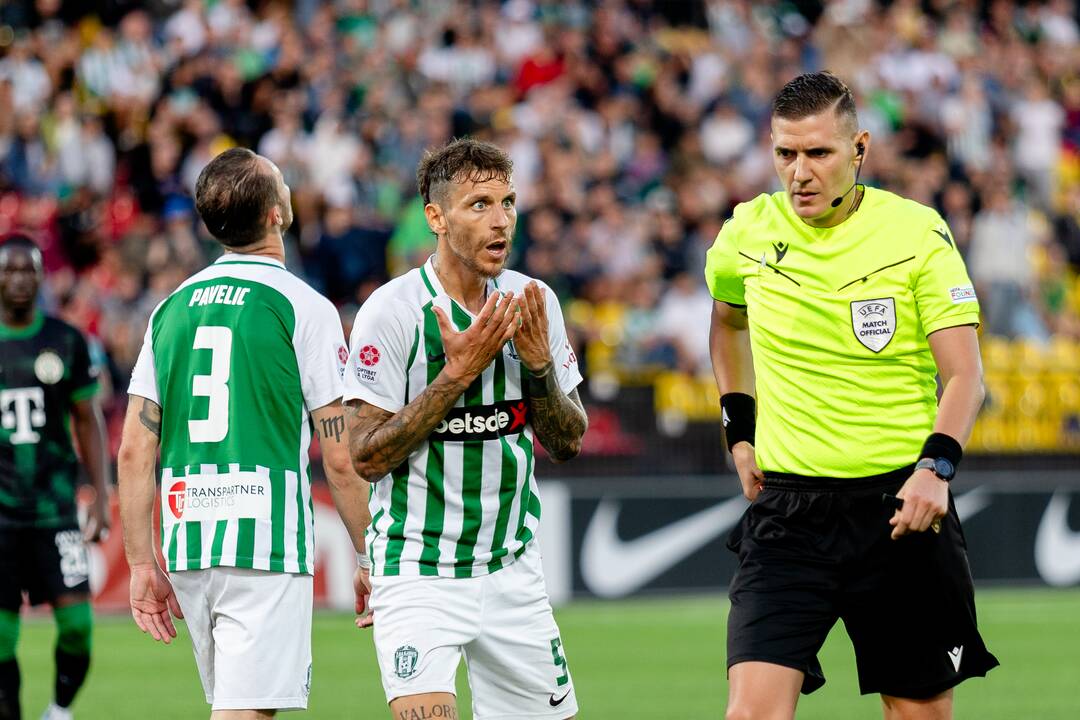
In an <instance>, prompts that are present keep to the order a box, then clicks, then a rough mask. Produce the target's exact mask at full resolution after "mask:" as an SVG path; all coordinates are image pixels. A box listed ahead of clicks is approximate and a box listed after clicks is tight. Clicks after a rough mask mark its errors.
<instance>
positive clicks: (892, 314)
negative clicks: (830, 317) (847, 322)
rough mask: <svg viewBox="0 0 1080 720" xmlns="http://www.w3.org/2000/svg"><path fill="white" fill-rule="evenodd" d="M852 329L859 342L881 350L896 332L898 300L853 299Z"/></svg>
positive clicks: (875, 350) (872, 348)
mask: <svg viewBox="0 0 1080 720" xmlns="http://www.w3.org/2000/svg"><path fill="white" fill-rule="evenodd" d="M851 329H852V330H853V331H854V332H855V338H856V339H857V340H858V341H859V342H861V343H862V344H863V345H865V346H866V347H868V348H870V349H871V350H873V351H874V352H881V351H882V350H884V349H885V346H886V345H888V344H889V341H890V340H892V339H893V335H894V334H895V333H896V301H895V300H894V299H893V298H877V299H876V300H854V301H852V303H851Z"/></svg>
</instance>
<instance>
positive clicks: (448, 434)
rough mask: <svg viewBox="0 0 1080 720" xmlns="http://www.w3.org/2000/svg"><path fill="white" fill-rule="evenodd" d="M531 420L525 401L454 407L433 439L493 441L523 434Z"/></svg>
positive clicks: (436, 428)
mask: <svg viewBox="0 0 1080 720" xmlns="http://www.w3.org/2000/svg"><path fill="white" fill-rule="evenodd" d="M528 421H529V405H528V403H527V402H525V401H524V400H504V401H502V402H498V403H495V404H493V405H471V406H469V407H462V408H454V409H452V410H451V411H450V412H448V413H447V414H446V417H444V418H443V419H442V422H440V423H439V424H438V425H436V426H435V430H434V431H433V432H432V433H431V436H430V437H431V439H432V440H443V441H447V440H450V441H455V440H492V439H494V438H497V437H500V436H502V435H513V434H514V433H519V432H522V431H523V430H524V429H525V426H526V424H528Z"/></svg>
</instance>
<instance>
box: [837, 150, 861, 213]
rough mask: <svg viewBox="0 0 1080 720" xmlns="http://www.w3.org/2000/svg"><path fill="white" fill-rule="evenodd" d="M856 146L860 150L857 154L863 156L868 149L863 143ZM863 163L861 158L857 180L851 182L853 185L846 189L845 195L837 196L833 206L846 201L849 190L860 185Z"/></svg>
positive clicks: (856, 169) (856, 171) (857, 169)
mask: <svg viewBox="0 0 1080 720" xmlns="http://www.w3.org/2000/svg"><path fill="white" fill-rule="evenodd" d="M855 147H856V148H857V149H858V151H859V152H858V153H857V154H858V156H859V157H860V158H861V157H862V155H863V151H864V150H866V148H865V147H864V146H863V144H862V143H859V144H857V145H856V146H855ZM862 164H863V161H862V160H860V161H859V167H857V168H855V182H853V183H851V187H849V188H848V189H847V190H845V191H844V194H843V195H841V196H840V197H838V198H836V199H835V200H833V201H832V206H833V207H840V203H842V202H844V198H846V197H847V194H848V193H849V192H851V191H852V190H854V189H855V188H856V187H857V186H858V184H859V173H861V172H862Z"/></svg>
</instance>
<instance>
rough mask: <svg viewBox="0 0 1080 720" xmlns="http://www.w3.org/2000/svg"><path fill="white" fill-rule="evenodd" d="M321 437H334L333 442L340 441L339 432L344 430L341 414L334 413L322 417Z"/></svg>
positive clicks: (326, 438) (325, 438)
mask: <svg viewBox="0 0 1080 720" xmlns="http://www.w3.org/2000/svg"><path fill="white" fill-rule="evenodd" d="M321 423H322V438H323V439H324V440H329V439H330V438H334V440H335V442H341V434H342V433H343V432H345V418H344V417H342V416H341V415H335V416H334V417H328V418H323V419H322V421H321Z"/></svg>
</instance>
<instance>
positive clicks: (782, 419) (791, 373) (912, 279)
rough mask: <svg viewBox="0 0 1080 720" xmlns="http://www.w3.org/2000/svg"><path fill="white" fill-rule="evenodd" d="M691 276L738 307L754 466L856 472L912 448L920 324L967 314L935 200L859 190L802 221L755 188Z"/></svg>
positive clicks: (922, 415) (928, 399)
mask: <svg viewBox="0 0 1080 720" xmlns="http://www.w3.org/2000/svg"><path fill="white" fill-rule="evenodd" d="M705 279H706V282H707V283H708V286H709V291H710V292H711V293H712V296H713V297H714V298H716V299H717V300H720V301H723V302H727V303H731V304H732V305H744V306H746V308H747V315H748V318H749V330H750V342H751V347H752V349H753V356H754V374H755V377H756V389H755V393H756V395H757V401H758V418H757V435H756V440H755V450H756V454H757V461H758V464H759V465H760V467H761V469H762V470H764V471H766V472H768V471H772V472H785V473H796V474H799V475H811V476H825V477H864V476H867V475H876V474H878V473H883V472H888V471H890V470H894V469H896V468H898V467H902V466H904V465H907V464H908V463H911V462H914V461H915V460H916V459H918V453H919V450H920V448H921V447H922V443H923V441H924V440H925V439H926V436H927V434H929V433H930V432H931V430H932V427H933V423H934V417H935V415H936V413H937V397H936V382H935V375H936V373H937V368H936V367H935V365H934V359H933V356H932V355H931V354H930V346H929V344H928V342H927V339H926V336H927V335H928V334H930V333H932V332H934V331H935V330H941V329H942V328H947V327H954V326H957V325H973V324H978V322H979V305H978V302H977V300H976V298H975V291H974V288H973V287H972V284H971V280H970V279H969V278H968V275H967V270H966V269H965V267H964V262H963V260H962V258H961V257H960V253H959V252H958V251H957V249H956V245H955V243H954V242H953V239H952V233H950V232H949V229H948V227H947V226H946V224H945V222H944V220H942V219H941V216H940V215H938V214H937V212H935V211H934V210H933V209H931V208H928V207H926V206H924V205H920V204H919V203H917V202H914V201H912V200H906V199H904V198H901V197H899V196H897V195H894V194H893V193H890V192H886V191H884V190H877V189H875V188H867V189H866V192H865V196H864V197H863V200H862V203H861V205H860V206H859V209H858V210H857V211H856V212H854V213H853V214H852V215H851V217H849V218H848V219H847V220H845V221H844V222H842V223H840V224H839V225H837V226H836V227H831V228H814V227H811V226H809V225H807V224H806V223H804V222H803V221H802V220H801V219H800V218H799V217H798V216H797V215H796V214H795V213H794V211H792V209H791V206H790V203H789V202H788V199H787V196H786V195H785V193H783V192H778V193H774V194H772V195H765V194H763V195H759V196H758V197H757V198H755V199H754V200H752V201H750V202H746V203H742V204H740V205H739V206H738V207H736V208H735V213H734V216H733V217H732V218H731V219H730V220H728V221H727V222H726V223H725V224H724V226H723V228H722V229H721V231H720V234H719V235H718V236H717V238H716V242H715V243H714V244H713V247H712V248H711V249H710V250H709V253H708V257H707V261H706V265H705Z"/></svg>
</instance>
